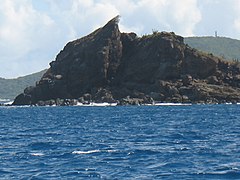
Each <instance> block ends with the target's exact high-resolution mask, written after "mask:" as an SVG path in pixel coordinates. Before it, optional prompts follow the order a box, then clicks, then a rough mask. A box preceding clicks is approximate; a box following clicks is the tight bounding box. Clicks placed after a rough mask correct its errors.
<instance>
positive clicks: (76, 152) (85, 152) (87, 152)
mask: <svg viewBox="0 0 240 180" xmlns="http://www.w3.org/2000/svg"><path fill="white" fill-rule="evenodd" d="M98 152H101V151H100V150H91V151H73V152H72V154H92V153H98Z"/></svg>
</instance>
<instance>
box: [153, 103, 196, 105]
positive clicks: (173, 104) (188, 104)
mask: <svg viewBox="0 0 240 180" xmlns="http://www.w3.org/2000/svg"><path fill="white" fill-rule="evenodd" d="M153 105H154V106H191V105H192V104H190V103H187V104H185V103H155V104H153Z"/></svg>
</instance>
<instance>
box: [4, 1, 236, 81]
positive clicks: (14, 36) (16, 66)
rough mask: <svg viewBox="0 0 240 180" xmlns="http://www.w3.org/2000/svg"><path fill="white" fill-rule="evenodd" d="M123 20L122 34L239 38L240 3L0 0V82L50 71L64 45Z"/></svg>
mask: <svg viewBox="0 0 240 180" xmlns="http://www.w3.org/2000/svg"><path fill="white" fill-rule="evenodd" d="M116 15H121V21H120V30H121V31H122V32H130V31H134V32H136V33H137V34H138V35H139V36H141V35H144V34H149V33H151V32H152V30H158V31H173V32H175V33H177V34H179V35H182V36H213V35H214V32H215V31H218V35H219V36H226V37H231V38H235V39H240V0H114V1H113V0H1V6H0V54H1V56H0V63H1V71H0V77H5V78H13V77H18V76H23V75H26V74H30V73H33V72H37V71H40V70H42V69H45V68H48V67H49V65H48V64H49V63H50V62H51V61H53V60H54V59H55V56H56V55H57V54H58V52H59V51H60V50H61V49H62V48H63V47H64V46H65V44H66V43H67V42H68V41H71V40H74V39H77V38H80V37H82V36H84V35H87V34H89V33H90V32H92V31H93V30H94V29H96V28H98V27H101V26H103V25H104V24H105V23H106V22H107V21H108V20H110V19H111V18H113V17H115V16H116Z"/></svg>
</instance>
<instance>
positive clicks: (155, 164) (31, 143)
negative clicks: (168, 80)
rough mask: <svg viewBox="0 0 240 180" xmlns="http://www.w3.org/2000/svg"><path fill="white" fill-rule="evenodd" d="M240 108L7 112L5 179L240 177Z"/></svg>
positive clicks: (0, 144) (1, 141)
mask: <svg viewBox="0 0 240 180" xmlns="http://www.w3.org/2000/svg"><path fill="white" fill-rule="evenodd" d="M239 108H240V105H192V106H126V107H124V106H122V107H121V106H116V107H1V108H0V179H109V180H111V179H146V180H147V179H240V114H239V112H240V111H239Z"/></svg>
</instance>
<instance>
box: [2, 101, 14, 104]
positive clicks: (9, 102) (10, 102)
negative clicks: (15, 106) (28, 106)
mask: <svg viewBox="0 0 240 180" xmlns="http://www.w3.org/2000/svg"><path fill="white" fill-rule="evenodd" d="M12 103H13V101H8V102H5V103H3V104H4V105H12Z"/></svg>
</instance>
